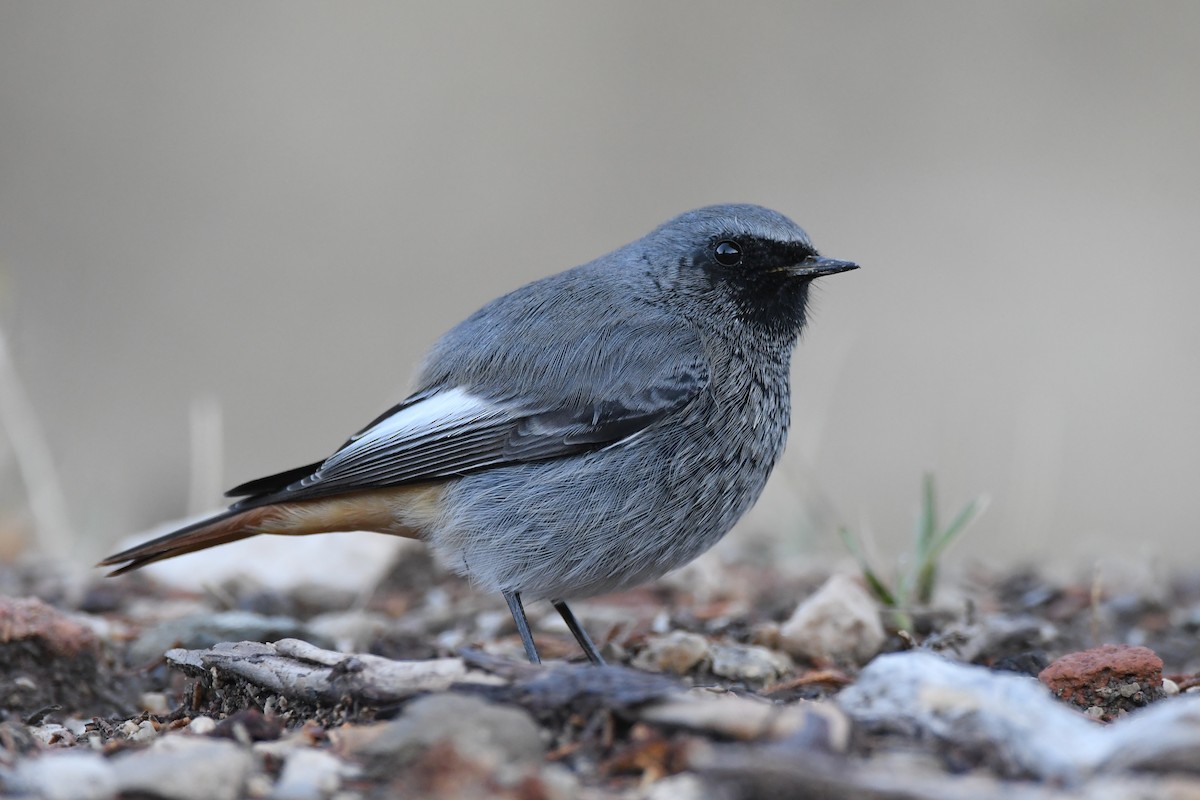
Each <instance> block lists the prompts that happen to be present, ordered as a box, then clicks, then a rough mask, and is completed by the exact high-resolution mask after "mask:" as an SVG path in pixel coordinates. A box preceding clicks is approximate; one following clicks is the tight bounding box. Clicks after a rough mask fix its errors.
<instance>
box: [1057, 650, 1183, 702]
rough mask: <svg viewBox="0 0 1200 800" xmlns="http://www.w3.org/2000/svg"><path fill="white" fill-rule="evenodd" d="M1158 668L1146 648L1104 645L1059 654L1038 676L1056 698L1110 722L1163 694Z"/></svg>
mask: <svg viewBox="0 0 1200 800" xmlns="http://www.w3.org/2000/svg"><path fill="white" fill-rule="evenodd" d="M1162 668H1163V662H1162V659H1161V658H1159V657H1158V656H1157V655H1156V654H1155V653H1154V651H1153V650H1151V649H1149V648H1147V647H1134V646H1132V645H1125V644H1106V645H1101V646H1100V647H1093V648H1092V649H1090V650H1084V651H1082V652H1079V653H1069V654H1067V655H1065V656H1063V657H1062V658H1060V659H1058V660H1057V661H1055V662H1053V663H1052V664H1050V666H1048V667H1046V668H1045V669H1044V670H1042V672H1041V674H1040V675H1038V679H1039V680H1040V681H1041V682H1042V683H1044V684H1046V686H1048V687H1050V690H1051V691H1053V692H1054V694H1055V696H1057V697H1059V698H1060V699H1062V700H1065V701H1067V702H1069V703H1073V704H1074V705H1076V706H1079V707H1080V708H1082V709H1086V710H1088V711H1089V713H1091V714H1093V715H1095V716H1098V717H1099V718H1100V719H1102V720H1105V721H1110V720H1112V719H1114V718H1116V717H1117V716H1119V715H1120V714H1122V713H1125V712H1127V711H1131V710H1133V709H1134V708H1137V707H1139V706H1144V705H1147V704H1149V703H1151V702H1153V701H1154V700H1157V699H1159V698H1161V697H1163V688H1162Z"/></svg>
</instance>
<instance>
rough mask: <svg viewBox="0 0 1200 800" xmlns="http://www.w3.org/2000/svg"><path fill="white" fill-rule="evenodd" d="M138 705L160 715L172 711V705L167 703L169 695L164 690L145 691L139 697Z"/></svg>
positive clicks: (144, 709)
mask: <svg viewBox="0 0 1200 800" xmlns="http://www.w3.org/2000/svg"><path fill="white" fill-rule="evenodd" d="M138 705H140V706H141V707H142V710H143V711H148V712H150V713H151V714H158V715H160V716H162V715H164V714H169V713H170V712H171V707H170V706H169V705H168V704H167V696H166V695H165V694H163V693H162V692H143V693H142V695H141V697H139V698H138Z"/></svg>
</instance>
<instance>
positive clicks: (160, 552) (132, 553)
mask: <svg viewBox="0 0 1200 800" xmlns="http://www.w3.org/2000/svg"><path fill="white" fill-rule="evenodd" d="M270 512H271V507H270V506H266V507H263V508H253V509H250V510H248V511H239V510H237V509H229V510H227V511H223V512H221V513H220V514H217V515H216V516H215V517H209V518H208V519H202V520H200V521H199V522H196V523H194V524H192V525H188V526H187V527H185V528H180V529H179V530H177V531H172V532H171V533H168V534H166V535H164V536H159V537H158V538H157V539H151V540H150V541H148V542H145V543H143V544H139V545H135V546H134V547H130V548H129V549H128V550H122V551H121V552H119V553H116V554H114V555H111V556H109V557H108V558H106V559H104V560H103V561H101V562H100V563H99V564H97V565H96V566H98V567H112V566H116V565H117V564H121V563H122V562H129V563H127V564H124V565H123V566H121V567H119V568H117V569H115V570H113V571H112V572H110V573H108V574H109V577H112V576H114V575H123V574H125V573H126V572H131V571H132V570H135V569H138V568H140V567H144V566H146V565H147V564H150V563H153V562H155V561H162V560H163V559H165V558H174V557H175V556H181V555H183V554H184V553H194V552H196V551H197V550H206V549H208V548H210V547H216V546H217V545H219V544H227V543H229V542H236V541H239V540H241V539H249V538H250V537H251V536H257V535H259V534H260V533H264V532H265V531H262V530H256V528H257V526H258V525H260V524H261V523H262V522H263V521H264V519H265V518H266V517H267V516H268V515H269V514H270Z"/></svg>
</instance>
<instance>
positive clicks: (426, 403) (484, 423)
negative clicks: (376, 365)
mask: <svg viewBox="0 0 1200 800" xmlns="http://www.w3.org/2000/svg"><path fill="white" fill-rule="evenodd" d="M510 416H511V410H510V409H509V408H507V407H506V406H503V405H498V404H496V403H493V402H491V401H489V400H485V399H483V398H482V397H477V396H476V395H473V394H471V393H470V392H468V391H466V390H465V389H462V388H460V387H456V388H454V389H447V390H446V391H443V392H438V393H437V394H434V395H431V396H430V397H428V398H426V399H424V400H421V401H419V402H416V403H414V404H412V405H411V406H408V407H407V408H402V409H400V410H399V411H397V412H396V413H394V414H392V415H390V416H388V417H386V418H385V419H382V420H380V421H379V422H378V423H376V424H375V425H373V426H372V427H370V428H368V429H367V430H365V431H363V432H362V433H360V434H359V435H358V436H356V437H355V438H354V439H353V440H352V441H351V442H349V443H348V444H346V446H345V447H343V448H342V449H341V450H338V451H337V452H336V453H334V454H333V455H332V456H330V457H329V458H328V459H326V461H325V463H324V464H322V465H321V467H320V469H318V470H317V472H316V473H315V474H314V475H313V476H312V477H310V478H305V479H304V480H303V481H301V484H302V485H306V484H313V483H320V482H321V478H322V477H323V476H325V475H329V474H331V473H337V474H339V475H346V474H350V473H353V472H354V471H356V467H357V466H359V465H356V464H355V462H360V463H361V462H366V463H370V462H371V461H373V460H374V457H375V456H377V455H378V454H382V453H388V452H401V451H405V450H410V449H413V448H414V447H415V446H417V445H426V446H427V445H429V444H432V443H435V442H438V441H440V440H445V439H449V438H452V437H454V436H457V435H460V434H461V433H462V432H463V431H464V430H470V429H472V428H478V427H488V426H489V423H494V422H495V421H498V420H503V419H508V418H509V417H510Z"/></svg>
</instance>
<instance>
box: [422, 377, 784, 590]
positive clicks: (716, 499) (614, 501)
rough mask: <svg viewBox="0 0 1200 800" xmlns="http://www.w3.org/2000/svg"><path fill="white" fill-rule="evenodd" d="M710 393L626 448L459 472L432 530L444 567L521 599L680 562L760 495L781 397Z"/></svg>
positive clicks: (629, 581)
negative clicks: (732, 398)
mask: <svg viewBox="0 0 1200 800" xmlns="http://www.w3.org/2000/svg"><path fill="white" fill-rule="evenodd" d="M754 389H755V390H746V391H744V392H743V393H740V396H739V397H738V398H737V400H738V401H739V402H737V403H734V404H727V403H724V402H720V401H718V400H715V399H711V398H706V400H705V402H703V403H697V404H695V405H693V406H692V407H690V408H689V409H688V410H687V411H686V412H685V413H684V414H683V415H682V416H681V417H679V418H676V419H673V420H663V421H662V422H661V423H659V424H657V425H656V426H652V427H651V428H648V429H647V430H645V431H643V432H642V433H641V434H640V435H638V436H636V437H633V438H632V439H631V440H629V441H627V442H625V443H619V444H617V445H614V446H612V447H609V448H607V449H604V450H599V451H595V452H592V453H586V454H583V455H580V456H575V457H572V458H566V459H557V460H553V461H546V462H539V463H532V464H521V465H516V466H510V467H502V468H499V469H492V470H487V471H484V472H480V473H476V474H473V475H468V476H465V477H463V478H461V479H458V480H457V481H456V482H455V483H454V484H453V485H452V486H450V487H448V488H447V491H446V492H445V494H444V495H443V497H442V500H443V508H444V509H445V513H444V515H443V517H442V519H441V521H440V524H439V525H437V526H436V528H435V529H433V530H431V531H429V532H428V534H427V537H426V538H427V540H428V541H429V542H430V544H431V545H432V546H433V548H434V550H435V552H436V553H437V555H438V557H439V559H440V560H441V561H442V562H443V564H445V565H446V566H447V567H449V568H451V569H453V570H455V571H457V572H459V573H460V574H463V575H466V576H467V577H469V578H470V579H471V580H472V581H473V582H474V583H476V584H477V585H479V586H481V587H483V588H486V589H491V590H506V589H511V590H515V591H519V592H521V593H522V594H523V595H524V596H525V597H527V598H528V599H540V598H550V599H557V598H564V599H567V598H575V597H586V596H589V595H594V594H601V593H603V592H608V591H614V590H617V589H622V588H626V587H629V586H635V585H637V584H640V583H644V582H646V581H650V580H653V579H654V578H657V577H659V576H660V575H662V574H664V573H665V572H668V571H670V570H672V569H674V568H676V567H679V566H682V565H683V564H686V563H687V562H689V561H691V560H692V559H693V558H695V557H696V556H698V555H699V554H700V553H702V552H704V551H705V550H707V549H708V548H709V547H711V546H712V545H713V544H715V543H716V542H717V540H719V539H720V538H721V537H722V536H723V535H724V534H725V533H727V532H728V531H729V529H730V528H731V527H733V524H734V523H735V522H737V520H738V519H739V518H740V517H741V516H742V515H743V514H744V513H745V512H746V511H747V510H748V509H749V508H750V506H751V505H753V504H754V501H755V500H757V499H758V496H759V494H760V492H761V491H762V488H763V485H764V484H765V483H766V480H767V477H768V475H769V474H770V471H771V468H772V467H773V466H774V465H775V462H776V461H777V459H778V457H779V454H780V452H781V451H782V449H783V444H784V439H785V437H786V433H787V423H788V419H787V415H788V399H787V396H786V393H784V396H783V397H778V396H777V397H774V398H769V397H766V396H765V395H764V394H763V393H762V392H759V391H756V390H757V386H754Z"/></svg>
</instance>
